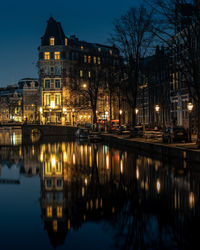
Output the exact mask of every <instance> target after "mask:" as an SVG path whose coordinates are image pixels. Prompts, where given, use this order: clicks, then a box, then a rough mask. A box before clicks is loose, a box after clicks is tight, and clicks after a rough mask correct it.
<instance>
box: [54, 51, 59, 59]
mask: <svg viewBox="0 0 200 250" xmlns="http://www.w3.org/2000/svg"><path fill="white" fill-rule="evenodd" d="M54 59H55V60H60V52H55V53H54Z"/></svg>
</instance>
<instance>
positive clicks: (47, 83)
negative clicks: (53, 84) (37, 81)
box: [45, 80, 50, 89]
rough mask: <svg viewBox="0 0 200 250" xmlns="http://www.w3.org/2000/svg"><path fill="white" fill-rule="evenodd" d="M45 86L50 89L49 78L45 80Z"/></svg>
mask: <svg viewBox="0 0 200 250" xmlns="http://www.w3.org/2000/svg"><path fill="white" fill-rule="evenodd" d="M45 88H46V89H50V80H45Z"/></svg>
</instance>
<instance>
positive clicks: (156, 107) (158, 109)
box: [155, 105, 160, 127]
mask: <svg viewBox="0 0 200 250" xmlns="http://www.w3.org/2000/svg"><path fill="white" fill-rule="evenodd" d="M155 111H156V122H157V127H158V114H159V111H160V106H159V105H156V106H155Z"/></svg>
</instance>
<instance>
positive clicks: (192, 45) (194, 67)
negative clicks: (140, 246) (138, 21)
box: [146, 0, 200, 145]
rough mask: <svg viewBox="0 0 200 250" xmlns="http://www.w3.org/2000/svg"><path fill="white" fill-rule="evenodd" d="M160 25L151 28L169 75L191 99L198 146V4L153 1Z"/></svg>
mask: <svg viewBox="0 0 200 250" xmlns="http://www.w3.org/2000/svg"><path fill="white" fill-rule="evenodd" d="M146 2H149V4H151V7H152V8H153V9H154V11H157V17H158V18H157V19H158V23H159V25H156V27H154V30H155V31H156V35H157V37H159V38H160V40H161V41H162V42H163V43H165V44H166V46H167V47H168V48H169V50H170V54H171V58H172V68H171V73H172V74H173V73H177V74H178V75H179V79H177V81H179V82H182V84H185V85H186V87H187V89H188V93H189V95H190V97H192V99H193V101H194V104H195V110H196V117H197V121H198V125H197V134H198V138H199V139H198V140H197V143H198V145H200V113H199V110H200V66H199V65H200V25H199V23H200V1H199V0H182V1H177V0H166V1H160V0H154V1H153V4H152V2H151V3H150V1H146Z"/></svg>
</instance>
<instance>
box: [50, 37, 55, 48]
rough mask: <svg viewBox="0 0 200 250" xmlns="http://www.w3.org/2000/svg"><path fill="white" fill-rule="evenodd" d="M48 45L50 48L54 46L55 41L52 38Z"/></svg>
mask: <svg viewBox="0 0 200 250" xmlns="http://www.w3.org/2000/svg"><path fill="white" fill-rule="evenodd" d="M50 45H51V46H54V45H55V39H54V37H51V38H50Z"/></svg>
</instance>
